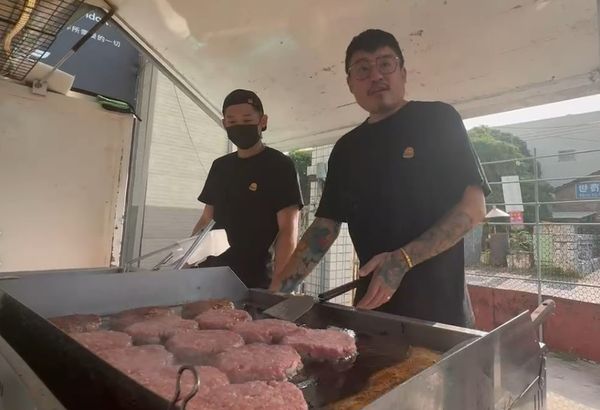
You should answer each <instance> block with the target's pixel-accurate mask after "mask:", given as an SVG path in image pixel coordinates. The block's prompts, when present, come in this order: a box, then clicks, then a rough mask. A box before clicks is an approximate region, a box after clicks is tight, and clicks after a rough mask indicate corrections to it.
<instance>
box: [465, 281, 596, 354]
mask: <svg viewBox="0 0 600 410" xmlns="http://www.w3.org/2000/svg"><path fill="white" fill-rule="evenodd" d="M469 294H470V296H471V302H472V304H473V310H474V311H475V319H476V326H477V328H478V329H480V330H486V331H489V330H491V329H493V328H495V327H497V326H499V325H501V324H502V323H504V322H506V321H507V320H508V319H510V318H512V317H514V316H516V315H518V314H519V313H521V312H523V311H524V310H529V311H533V309H535V307H536V306H537V295H536V294H534V293H528V292H520V291H515V290H506V289H492V288H484V287H480V286H471V285H469ZM544 299H553V300H554V301H555V302H556V310H555V312H554V314H553V315H552V316H551V317H550V318H549V319H547V320H546V324H545V325H544V341H545V342H546V343H547V344H548V346H549V348H550V349H551V350H554V351H559V352H565V353H571V354H574V355H576V356H578V357H581V358H585V359H589V360H593V361H596V362H600V305H598V304H593V303H586V302H579V301H575V300H568V299H562V298H556V297H544Z"/></svg>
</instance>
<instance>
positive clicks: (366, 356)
mask: <svg viewBox="0 0 600 410" xmlns="http://www.w3.org/2000/svg"><path fill="white" fill-rule="evenodd" d="M236 305H237V306H236V307H237V308H240V309H244V310H246V311H247V312H248V313H250V314H251V315H252V317H253V319H263V318H266V316H265V315H263V314H262V311H263V309H262V307H258V306H255V305H252V304H248V303H240V304H236ZM171 308H172V309H173V310H174V311H175V312H176V313H180V312H181V307H180V306H174V307H171ZM103 319H104V320H103V326H102V328H107V327H108V326H107V325H108V323H109V320H107V319H108V318H103ZM350 330H351V329H350ZM356 344H357V348H358V356H357V357H356V358H355V359H354V360H352V361H350V362H345V363H338V364H332V363H305V366H304V368H303V369H302V370H301V372H300V373H299V374H298V375H296V376H295V377H294V378H293V379H292V380H291V382H293V383H295V384H296V385H297V386H298V387H299V388H300V389H302V392H303V394H304V398H305V399H306V401H307V403H308V405H309V408H310V409H332V410H353V409H360V408H362V407H364V406H366V405H367V404H369V403H370V402H372V401H374V400H376V399H377V398H379V397H381V396H382V395H383V394H384V393H386V392H388V391H390V390H392V389H393V388H394V387H396V386H398V385H399V384H401V383H403V382H404V381H406V380H408V379H410V378H411V377H413V376H414V375H416V374H417V373H419V372H421V371H422V370H425V369H426V368H428V367H430V366H431V365H433V364H434V363H435V362H436V361H437V360H439V357H440V355H439V354H438V353H435V352H433V351H430V350H427V349H424V348H418V347H409V346H408V345H407V343H406V341H405V340H402V339H398V338H392V337H390V336H388V335H387V334H386V333H385V332H382V333H381V334H368V333H360V332H356Z"/></svg>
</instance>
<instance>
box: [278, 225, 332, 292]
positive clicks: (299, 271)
mask: <svg viewBox="0 0 600 410" xmlns="http://www.w3.org/2000/svg"><path fill="white" fill-rule="evenodd" d="M340 226H341V224H340V223H339V222H335V221H332V220H330V219H323V218H317V219H315V221H314V222H313V223H312V224H311V226H310V227H309V228H308V229H307V230H306V232H305V233H304V235H303V236H302V239H300V241H299V242H298V246H297V247H296V250H295V251H294V253H293V254H292V257H291V259H292V260H293V261H294V263H292V264H291V266H292V271H289V272H283V274H282V276H283V279H282V287H281V291H282V292H292V291H293V290H294V289H296V288H297V287H298V285H299V284H300V283H301V282H302V281H303V280H304V278H306V277H307V276H308V275H309V274H310V272H311V271H312V270H313V269H314V267H315V266H316V265H317V264H318V263H319V261H320V260H321V259H322V258H323V256H324V255H325V254H326V253H327V251H328V250H329V248H330V247H331V245H332V244H333V242H335V240H336V238H337V237H338V235H339V233H340Z"/></svg>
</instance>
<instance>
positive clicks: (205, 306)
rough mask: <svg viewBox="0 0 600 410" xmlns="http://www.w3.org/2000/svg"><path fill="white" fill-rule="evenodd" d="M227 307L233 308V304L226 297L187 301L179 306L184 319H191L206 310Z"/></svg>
mask: <svg viewBox="0 0 600 410" xmlns="http://www.w3.org/2000/svg"><path fill="white" fill-rule="evenodd" d="M220 309H228V310H233V309H235V306H234V305H233V302H232V301H230V300H227V299H209V300H201V301H199V302H193V303H187V304H185V305H183V306H182V308H181V317H182V318H184V319H193V318H195V317H196V316H198V315H199V314H200V313H204V312H206V311H208V310H220Z"/></svg>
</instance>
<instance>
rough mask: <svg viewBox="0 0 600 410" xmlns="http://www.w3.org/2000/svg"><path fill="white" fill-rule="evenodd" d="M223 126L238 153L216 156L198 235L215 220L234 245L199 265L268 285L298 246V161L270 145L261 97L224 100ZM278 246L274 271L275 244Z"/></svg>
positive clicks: (248, 94) (246, 94) (237, 95)
mask: <svg viewBox="0 0 600 410" xmlns="http://www.w3.org/2000/svg"><path fill="white" fill-rule="evenodd" d="M223 116H224V118H223V126H224V127H225V130H226V131H227V137H228V138H229V140H230V141H231V142H232V143H233V144H235V145H236V147H237V152H234V153H232V154H228V155H225V156H223V157H221V158H218V159H216V160H215V161H214V162H213V164H212V167H211V169H210V171H209V174H208V177H207V179H206V183H205V185H204V189H203V190H202V193H201V194H200V196H199V197H198V200H199V201H200V202H203V203H204V204H205V207H204V211H203V213H202V217H201V218H200V220H199V221H198V223H197V224H196V226H195V227H194V230H193V234H195V233H197V232H198V231H199V230H200V229H202V228H203V227H204V226H206V225H207V224H208V222H209V221H210V220H211V219H214V220H215V222H216V224H215V228H222V229H225V232H226V233H227V239H228V241H229V244H230V248H229V249H228V250H227V251H225V252H224V253H223V254H221V255H219V256H217V257H209V258H208V259H207V260H206V261H204V262H202V263H201V264H200V265H198V266H199V267H214V266H229V267H230V268H231V269H232V270H233V271H234V272H235V273H236V274H237V275H238V276H239V277H240V279H241V280H242V281H243V282H244V283H245V284H246V286H247V287H249V288H267V287H268V286H269V283H270V281H271V273H272V272H275V273H278V272H279V270H281V269H283V267H284V266H285V264H286V263H287V261H288V259H289V258H290V255H291V254H292V252H293V250H294V248H295V247H296V242H297V236H298V219H299V214H300V209H301V208H302V206H303V203H302V196H301V193H300V187H299V185H298V176H297V174H296V169H295V167H294V163H293V162H292V160H291V159H290V158H289V157H287V156H285V155H284V154H282V153H281V152H279V151H277V150H275V149H273V148H269V147H266V146H265V145H264V144H263V142H262V132H263V131H265V130H266V129H267V120H268V117H267V116H266V115H265V114H264V110H263V106H262V103H261V101H260V99H259V98H258V96H257V95H256V94H255V93H254V92H252V91H248V90H235V91H233V92H231V93H230V94H229V95H228V96H227V97H226V98H225V101H224V102H223ZM273 243H274V244H275V246H274V250H275V258H274V259H275V260H274V262H275V263H274V269H271V268H270V262H271V260H272V259H273V258H272V255H271V253H270V247H271V245H272V244H273Z"/></svg>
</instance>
